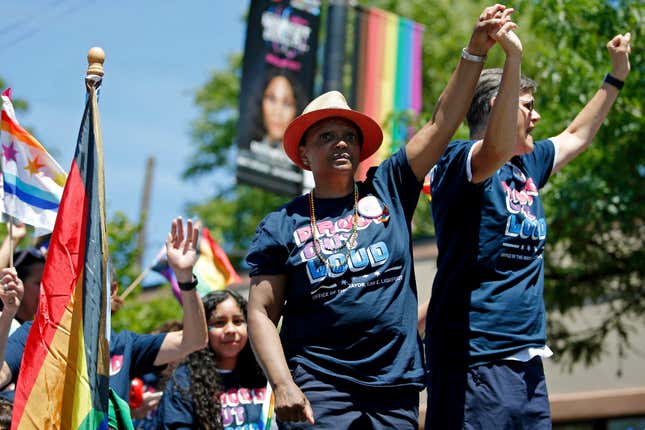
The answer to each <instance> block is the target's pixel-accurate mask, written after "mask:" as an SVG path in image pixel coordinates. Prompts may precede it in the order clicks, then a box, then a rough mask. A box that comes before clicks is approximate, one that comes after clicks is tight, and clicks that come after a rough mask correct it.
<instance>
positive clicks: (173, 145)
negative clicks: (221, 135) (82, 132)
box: [0, 0, 249, 260]
mask: <svg viewBox="0 0 645 430" xmlns="http://www.w3.org/2000/svg"><path fill="white" fill-rule="evenodd" d="M248 4H249V2H248V0H218V1H215V0H211V1H208V0H192V1H190V2H180V1H170V0H168V1H166V0H156V1H152V0H137V1H124V0H112V1H109V2H98V1H90V0H49V1H46V0H29V1H24V0H5V1H3V5H2V6H3V7H2V20H1V21H0V59H1V63H0V77H2V78H3V79H4V80H5V82H6V83H7V84H9V85H10V86H11V87H12V88H13V96H14V98H22V99H25V100H26V101H27V102H28V103H29V107H30V108H29V111H28V112H26V113H24V112H23V113H20V112H19V113H18V120H19V121H20V122H21V124H22V125H23V126H27V127H30V128H32V129H33V130H34V132H35V133H34V134H35V136H36V137H37V138H38V139H39V140H40V142H41V143H42V144H43V146H45V148H47V149H48V150H49V151H50V152H51V153H52V154H54V155H55V158H56V159H57V161H58V162H59V164H60V165H61V166H62V167H63V169H65V170H68V169H69V166H70V163H71V160H72V157H73V152H74V148H75V145H76V136H77V133H78V127H79V125H80V121H81V116H82V113H83V103H84V97H85V89H84V81H83V78H84V75H85V71H86V69H87V59H86V55H87V51H88V49H89V48H90V47H92V46H100V47H102V48H103V49H104V50H105V53H106V61H105V77H104V80H103V89H102V94H101V100H100V102H99V110H100V114H101V122H102V131H103V144H104V150H105V176H106V195H107V205H108V207H107V209H108V216H111V215H112V214H113V213H114V212H115V211H123V212H125V213H126V215H127V216H128V217H129V218H130V219H131V220H136V219H137V218H138V216H139V205H140V199H141V195H142V191H143V179H144V168H145V163H146V159H147V158H148V157H149V156H151V155H153V156H155V159H156V160H155V161H156V165H155V172H154V183H153V189H152V196H151V201H150V212H151V214H150V218H149V223H148V228H147V231H148V240H147V244H146V258H147V259H148V260H150V259H152V258H153V257H154V254H155V253H156V251H157V250H158V248H159V247H160V246H161V245H162V244H163V241H164V238H165V233H166V232H167V231H168V227H169V224H170V220H171V219H172V217H173V216H175V215H178V214H185V206H186V204H187V203H188V202H191V201H200V200H204V199H205V198H206V197H207V196H210V195H212V192H211V191H210V190H212V189H213V186H214V183H215V181H217V180H227V179H230V180H232V179H233V178H215V177H214V176H210V177H208V178H204V179H202V180H199V181H183V180H182V179H181V172H182V170H183V169H184V168H185V167H186V165H187V159H188V156H189V154H191V153H192V146H191V141H190V123H191V121H192V120H194V119H195V118H197V116H198V111H197V109H196V108H195V107H194V105H193V96H194V93H195V91H196V89H198V88H199V87H200V86H201V85H203V84H204V83H205V82H206V81H207V80H208V77H209V74H210V72H211V71H212V70H216V69H221V68H224V67H226V64H227V58H228V56H229V55H230V54H232V53H234V52H241V51H242V49H243V45H244V32H245V23H244V22H243V16H244V14H245V12H246V9H247V8H248Z"/></svg>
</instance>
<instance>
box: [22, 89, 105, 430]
mask: <svg viewBox="0 0 645 430" xmlns="http://www.w3.org/2000/svg"><path fill="white" fill-rule="evenodd" d="M59 213H60V216H59V217H58V218H57V220H56V225H55V228H54V232H53V235H52V238H51V245H50V247H49V252H48V254H47V262H46V264H45V269H44V272H43V278H42V284H41V292H40V302H39V306H38V313H37V314H36V318H35V320H34V324H33V326H32V328H31V331H30V333H29V337H28V338H27V343H26V345H25V351H24V356H23V360H22V364H21V366H20V378H19V379H18V384H17V387H16V395H15V401H14V407H13V417H12V422H11V429H12V430H15V429H88V430H89V429H97V428H100V429H107V418H108V382H109V380H108V378H109V345H108V329H109V327H107V324H106V315H107V314H109V300H108V297H109V286H108V284H107V280H106V276H107V255H108V248H107V234H106V223H105V189H104V178H103V155H102V143H101V130H100V122H99V117H98V106H97V96H96V89H95V88H94V87H93V86H92V85H89V86H88V97H87V102H86V105H85V112H84V114H83V120H82V122H81V128H80V131H79V134H78V141H77V145H76V155H75V157H74V160H73V162H72V166H71V168H70V171H69V177H68V179H67V183H66V185H65V189H64V191H63V196H62V199H61V203H60V209H59Z"/></svg>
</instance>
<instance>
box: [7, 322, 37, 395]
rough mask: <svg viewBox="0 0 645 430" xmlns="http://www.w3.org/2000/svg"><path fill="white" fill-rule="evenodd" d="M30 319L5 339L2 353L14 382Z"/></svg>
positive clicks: (29, 327)
mask: <svg viewBox="0 0 645 430" xmlns="http://www.w3.org/2000/svg"><path fill="white" fill-rule="evenodd" d="M31 325H32V321H26V322H25V323H24V324H23V325H21V326H20V328H18V330H16V331H15V332H14V333H13V334H12V335H11V336H9V339H8V340H7V348H6V350H5V354H4V361H5V362H6V363H7V365H8V366H9V369H10V370H11V382H13V383H15V382H16V381H17V380H18V373H19V372H20V363H21V362H22V354H23V353H24V352H25V344H26V343H27V336H29V330H30V329H31Z"/></svg>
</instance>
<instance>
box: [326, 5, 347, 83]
mask: <svg viewBox="0 0 645 430" xmlns="http://www.w3.org/2000/svg"><path fill="white" fill-rule="evenodd" d="M347 3H348V1H347V0H332V1H330V2H329V6H328V7H327V43H325V55H324V61H323V64H324V66H323V92H326V91H332V90H337V91H340V92H343V90H344V87H343V66H344V65H345V39H346V37H347V7H348V6H347Z"/></svg>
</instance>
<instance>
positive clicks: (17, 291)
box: [0, 267, 25, 318]
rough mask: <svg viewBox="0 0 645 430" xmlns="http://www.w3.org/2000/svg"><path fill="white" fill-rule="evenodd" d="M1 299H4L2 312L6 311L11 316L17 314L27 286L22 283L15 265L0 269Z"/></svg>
mask: <svg viewBox="0 0 645 430" xmlns="http://www.w3.org/2000/svg"><path fill="white" fill-rule="evenodd" d="M0 286H1V287H0V300H2V305H3V308H2V313H3V315H4V314H5V313H6V314H8V315H9V316H10V317H11V318H13V317H14V316H15V315H16V312H18V308H19V307H20V303H22V297H23V294H24V291H25V288H24V286H23V284H22V281H21V280H20V278H18V274H17V273H16V269H15V268H13V267H10V268H5V269H2V270H1V271H0Z"/></svg>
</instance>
